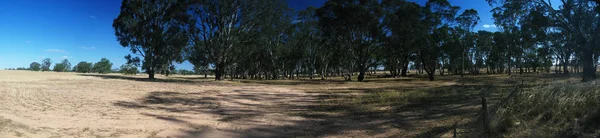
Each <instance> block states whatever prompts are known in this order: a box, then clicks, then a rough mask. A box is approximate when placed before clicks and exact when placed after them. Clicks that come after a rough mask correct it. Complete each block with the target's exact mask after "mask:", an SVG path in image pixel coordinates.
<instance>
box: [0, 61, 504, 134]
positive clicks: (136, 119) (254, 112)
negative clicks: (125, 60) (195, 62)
mask: <svg viewBox="0 0 600 138" xmlns="http://www.w3.org/2000/svg"><path fill="white" fill-rule="evenodd" d="M144 77H146V76H144V75H140V76H122V75H116V74H110V75H98V74H75V73H54V72H29V71H0V136H2V137H218V138H227V137H450V136H451V134H452V133H451V132H452V131H451V130H452V128H453V127H454V126H456V125H466V124H468V123H470V122H471V121H470V120H469V119H470V118H474V117H476V116H477V110H478V108H479V107H478V94H479V92H480V91H481V90H482V89H483V88H485V87H489V84H490V83H504V82H505V80H506V78H507V77H505V76H485V77H474V78H470V79H460V80H458V81H455V80H454V79H455V78H451V77H448V78H441V81H437V82H428V81H424V79H425V78H399V79H392V78H389V79H378V78H369V79H367V82H343V81H318V80H314V81H309V80H304V81H286V80H279V81H255V80H242V81H222V82H215V81H211V80H210V79H202V78H201V77H198V76H192V77H190V76H185V77H184V76H174V77H169V78H165V77H159V79H158V80H153V81H150V80H147V79H144ZM483 80H485V81H483ZM499 89H508V88H502V87H499ZM388 91H392V92H393V93H394V94H396V93H400V94H403V93H406V96H402V95H401V96H398V95H392V96H390V97H392V99H390V101H389V102H385V103H382V104H379V103H370V102H373V100H376V101H378V102H381V101H387V100H386V97H387V96H380V97H379V98H371V99H370V98H369V97H368V96H363V95H365V94H369V93H379V92H388ZM414 95H420V96H414ZM357 97H358V98H357ZM361 97H362V98H361ZM375 97H377V96H375ZM492 99H493V98H492ZM496 100H498V99H496ZM365 105H369V106H365Z"/></svg>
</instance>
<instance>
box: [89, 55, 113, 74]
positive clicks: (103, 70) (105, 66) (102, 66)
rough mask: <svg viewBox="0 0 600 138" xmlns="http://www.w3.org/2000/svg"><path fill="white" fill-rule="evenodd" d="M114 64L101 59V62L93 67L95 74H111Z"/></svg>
mask: <svg viewBox="0 0 600 138" xmlns="http://www.w3.org/2000/svg"><path fill="white" fill-rule="evenodd" d="M112 65H113V64H112V63H111V62H110V60H108V59H106V58H102V59H100V61H98V62H96V64H94V67H92V70H93V72H98V73H100V74H107V73H110V72H111V67H112Z"/></svg>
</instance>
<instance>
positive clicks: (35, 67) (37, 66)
mask: <svg viewBox="0 0 600 138" xmlns="http://www.w3.org/2000/svg"><path fill="white" fill-rule="evenodd" d="M41 66H42V65H41V64H40V63H37V62H33V63H31V64H29V70H33V71H40V69H41V68H40V67H41Z"/></svg>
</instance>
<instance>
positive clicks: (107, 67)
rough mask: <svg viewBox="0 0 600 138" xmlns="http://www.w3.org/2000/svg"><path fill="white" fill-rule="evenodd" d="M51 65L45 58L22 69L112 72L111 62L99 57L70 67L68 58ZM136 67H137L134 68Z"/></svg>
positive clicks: (50, 61) (50, 60)
mask: <svg viewBox="0 0 600 138" xmlns="http://www.w3.org/2000/svg"><path fill="white" fill-rule="evenodd" d="M51 65H52V59H50V58H45V59H44V60H42V62H41V63H38V62H32V63H31V64H29V68H24V67H22V68H21V69H22V70H31V71H42V72H45V71H55V72H77V73H92V72H95V73H100V74H107V73H111V72H113V71H112V69H111V67H112V65H113V63H111V62H110V60H108V59H106V58H102V59H100V61H98V62H96V63H95V64H94V63H92V62H85V61H81V62H79V63H77V65H75V66H73V67H71V62H69V60H68V59H63V60H62V61H61V62H60V63H56V64H54V66H53V68H52V69H50V67H51ZM136 69H137V68H136Z"/></svg>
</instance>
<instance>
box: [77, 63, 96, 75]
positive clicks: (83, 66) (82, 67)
mask: <svg viewBox="0 0 600 138" xmlns="http://www.w3.org/2000/svg"><path fill="white" fill-rule="evenodd" d="M92 67H93V64H92V62H85V61H81V62H79V63H77V65H76V66H75V67H73V68H74V69H75V72H77V73H90V72H92Z"/></svg>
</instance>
